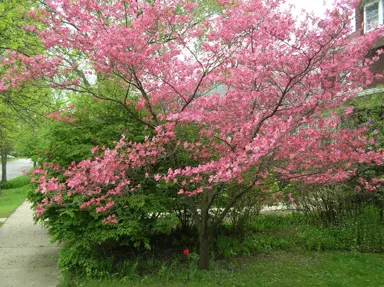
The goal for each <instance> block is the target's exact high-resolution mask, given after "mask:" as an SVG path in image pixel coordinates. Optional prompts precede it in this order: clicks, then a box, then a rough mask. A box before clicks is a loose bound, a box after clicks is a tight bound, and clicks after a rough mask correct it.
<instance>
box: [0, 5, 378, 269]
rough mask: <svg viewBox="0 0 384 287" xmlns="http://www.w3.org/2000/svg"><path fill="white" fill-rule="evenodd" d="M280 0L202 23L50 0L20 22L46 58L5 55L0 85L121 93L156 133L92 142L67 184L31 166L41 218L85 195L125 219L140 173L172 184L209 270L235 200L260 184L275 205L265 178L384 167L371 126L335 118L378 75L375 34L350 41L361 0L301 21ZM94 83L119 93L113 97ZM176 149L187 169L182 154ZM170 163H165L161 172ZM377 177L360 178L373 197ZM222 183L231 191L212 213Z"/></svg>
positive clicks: (157, 12)
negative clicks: (35, 23) (212, 248)
mask: <svg viewBox="0 0 384 287" xmlns="http://www.w3.org/2000/svg"><path fill="white" fill-rule="evenodd" d="M282 2H283V1H281V0H247V1H240V0H239V1H228V0H217V3H218V5H219V9H218V10H217V12H216V13H213V14H210V15H206V16H207V17H198V16H199V15H198V11H200V10H199V4H198V3H197V2H195V1H177V0H167V1H133V0H105V1H97V0H76V1H73V0H46V1H44V6H43V7H42V8H41V9H37V10H34V11H32V12H30V16H31V17H35V18H36V19H38V20H40V21H42V22H43V23H44V25H42V26H43V27H44V29H41V28H39V29H37V28H35V27H27V29H29V30H30V31H34V32H35V33H37V34H38V35H39V37H40V39H41V41H42V42H43V43H44V44H45V47H46V51H47V52H46V54H45V55H37V56H33V57H28V58H27V57H25V56H23V55H18V54H16V53H10V54H9V55H8V58H7V59H6V61H7V63H10V64H9V69H8V71H7V73H6V75H5V76H4V77H3V79H1V80H0V88H1V90H6V89H8V88H9V87H15V88H17V86H19V85H22V83H23V82H25V81H28V80H32V79H45V80H46V81H47V83H49V84H50V85H51V87H52V88H55V89H66V90H70V91H73V92H77V93H79V94H87V95H90V96H92V97H95V98H100V99H105V100H113V101H116V102H118V103H119V104H121V105H123V106H124V107H125V108H126V110H127V112H128V115H129V117H131V118H134V119H135V120H137V122H138V124H140V125H142V126H143V129H148V130H149V131H150V132H149V134H150V136H147V137H146V138H145V140H144V141H142V142H132V141H130V142H126V141H125V139H124V137H122V138H121V140H120V141H119V142H118V143H117V144H116V147H115V149H113V150H108V149H105V150H98V148H97V147H95V148H94V150H93V152H94V153H95V156H94V158H92V159H89V160H85V161H82V162H80V163H78V164H76V163H73V164H72V165H71V166H70V167H68V168H66V169H65V171H64V174H65V177H66V181H65V182H59V181H58V180H57V179H56V178H54V177H53V178H49V177H47V176H45V175H44V171H41V170H37V171H36V173H39V172H40V173H43V176H42V177H41V178H40V179H39V180H38V182H39V184H40V188H39V192H41V193H44V194H45V196H46V198H45V199H44V201H43V202H42V203H41V204H40V205H39V206H38V208H37V213H38V215H39V214H42V213H44V210H45V209H46V208H49V206H50V205H52V204H61V202H62V200H63V199H62V198H63V197H65V196H71V195H73V194H82V195H84V196H83V197H82V198H84V202H83V203H82V205H81V208H83V209H86V208H92V209H95V210H96V212H99V213H102V214H104V215H105V216H104V222H105V223H106V224H119V218H118V216H117V215H116V214H115V213H114V199H116V198H118V197H123V196H125V195H126V194H127V193H134V192H135V190H137V189H139V188H140V186H141V182H138V181H137V180H135V174H137V173H138V172H143V173H145V180H151V181H158V182H166V183H167V184H168V185H173V186H175V187H177V190H178V197H179V199H180V200H183V201H184V202H185V203H186V204H187V206H188V209H189V211H190V212H191V214H192V218H193V221H194V224H195V226H196V228H197V231H198V234H199V246H200V247H199V248H200V249H199V253H200V263H199V267H200V268H202V269H206V268H208V266H209V242H210V241H209V240H210V238H211V237H212V235H213V232H214V230H215V229H216V228H217V227H218V226H219V225H220V224H221V223H222V221H223V219H224V218H225V216H226V214H227V213H228V211H229V210H230V209H231V208H232V207H233V206H234V205H235V204H236V202H237V201H238V200H239V199H241V198H242V197H243V196H244V195H246V194H249V193H250V192H254V191H255V190H256V189H257V190H263V192H262V193H263V194H264V198H265V199H270V200H275V199H276V200H280V199H281V197H282V194H281V193H278V194H277V195H276V194H270V193H269V192H268V186H264V185H265V179H266V178H267V177H268V176H269V175H271V174H273V175H274V176H278V177H279V178H284V179H287V180H298V181H302V182H305V183H319V184H321V183H330V182H339V181H344V180H347V179H348V178H350V177H352V176H355V175H356V170H357V168H358V166H359V165H363V164H364V165H382V164H383V151H382V150H380V149H377V150H368V149H367V144H368V142H370V144H374V139H373V138H372V139H370V138H367V136H364V132H365V129H364V128H356V129H342V128H340V125H339V123H340V118H339V115H338V114H336V113H335V112H333V111H335V110H336V108H338V107H340V106H341V105H344V104H345V103H346V101H347V100H348V99H349V98H351V97H354V96H356V94H357V93H358V92H359V91H360V90H361V89H364V87H365V86H366V85H367V84H369V83H370V82H371V81H372V79H373V78H374V77H380V76H381V75H373V74H372V73H371V71H370V69H369V65H370V64H371V63H372V62H373V61H375V60H376V58H366V55H367V52H368V50H369V49H370V47H371V46H373V44H374V43H375V41H376V40H377V38H378V36H379V35H380V33H382V30H380V29H376V30H374V31H372V32H370V33H368V34H366V35H364V36H361V37H360V38H356V39H353V41H352V40H350V38H349V37H348V35H349V34H350V33H351V27H352V25H351V22H352V21H354V19H352V11H353V8H354V7H355V6H356V5H357V4H358V3H357V2H358V1H352V0H351V1H349V0H342V1H339V3H338V5H337V6H335V7H333V8H332V9H331V10H329V11H327V13H326V15H325V16H324V18H318V17H316V16H314V15H307V14H303V15H302V17H301V18H295V16H294V14H292V9H291V8H289V7H287V6H284V7H283V6H281V4H282ZM92 78H93V80H92ZM99 79H108V80H110V81H112V82H114V84H115V85H116V86H118V87H119V88H121V89H124V90H125V91H126V92H125V93H122V95H121V99H110V98H108V95H107V94H105V93H103V91H102V90H101V89H100V88H99V86H98V84H97V81H98V80H99ZM218 91H220V92H218ZM127 95H131V96H130V97H127ZM127 99H130V100H127ZM350 112H352V111H351V109H349V108H347V109H346V110H345V113H346V114H348V113H350ZM187 131H193V132H190V133H189V132H187ZM180 153H183V154H184V155H187V157H188V158H189V159H190V160H189V161H188V162H189V164H185V165H183V164H182V163H181V162H180V161H178V160H177V155H178V154H180ZM164 161H166V162H167V164H168V165H169V166H170V168H169V169H168V171H165V172H161V173H159V172H157V170H158V169H156V168H154V167H155V166H156V165H158V164H159V163H161V162H164ZM382 182H383V180H382V179H374V180H373V181H371V182H369V181H365V180H362V183H363V184H364V188H366V189H368V190H373V191H374V190H375V189H377V188H378V186H380V185H381V184H382ZM229 184H237V185H238V188H237V190H236V191H235V192H234V193H231V196H230V197H228V196H226V197H225V202H226V203H225V205H224V207H222V208H220V209H217V208H216V209H215V211H214V215H213V214H212V212H210V210H211V209H212V207H213V206H214V205H215V201H216V200H218V199H220V198H221V199H223V195H224V194H225V192H226V188H227V186H228V185H229ZM105 186H113V187H112V188H109V189H105ZM257 196H259V195H258V194H255V197H257ZM290 200H291V201H294V199H293V198H292V197H291V196H290Z"/></svg>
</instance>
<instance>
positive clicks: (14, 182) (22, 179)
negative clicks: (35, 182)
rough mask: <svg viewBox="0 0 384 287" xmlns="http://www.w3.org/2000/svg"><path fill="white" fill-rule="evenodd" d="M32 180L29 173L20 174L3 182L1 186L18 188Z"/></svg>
mask: <svg viewBox="0 0 384 287" xmlns="http://www.w3.org/2000/svg"><path fill="white" fill-rule="evenodd" d="M30 181H31V178H30V177H29V176H28V175H20V176H17V177H15V178H12V179H10V180H8V181H7V182H4V183H2V184H1V188H3V189H10V188H18V187H23V186H25V185H28V184H29V183H30Z"/></svg>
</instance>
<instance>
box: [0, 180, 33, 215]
mask: <svg viewBox="0 0 384 287" xmlns="http://www.w3.org/2000/svg"><path fill="white" fill-rule="evenodd" d="M30 188H31V185H30V184H29V177H28V176H26V175H21V176H18V177H15V178H13V179H11V180H9V181H7V182H6V183H4V184H3V185H2V190H1V194H0V217H1V218H6V217H9V215H10V214H11V213H12V212H14V211H15V209H16V208H17V207H19V205H20V204H21V203H23V201H24V200H25V198H26V196H27V193H28V191H29V189H30Z"/></svg>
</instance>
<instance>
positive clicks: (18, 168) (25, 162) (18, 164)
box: [0, 159, 33, 286]
mask: <svg viewBox="0 0 384 287" xmlns="http://www.w3.org/2000/svg"><path fill="white" fill-rule="evenodd" d="M32 166H33V164H32V161H31V160H30V159H17V160H13V161H10V162H8V163H7V180H9V179H12V178H14V177H16V176H19V175H20V174H22V173H23V171H28V170H29V169H31V168H32ZM0 177H1V168H0ZM0 286H1V285H0Z"/></svg>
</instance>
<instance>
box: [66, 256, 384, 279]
mask: <svg viewBox="0 0 384 287" xmlns="http://www.w3.org/2000/svg"><path fill="white" fill-rule="evenodd" d="M383 262H384V255H383V254H363V253H352V252H320V253H317V252H311V253H295V252H279V253H272V254H269V255H259V256H256V257H247V258H244V257H243V258H237V259H233V263H232V267H230V266H227V267H225V268H224V267H216V268H214V270H212V271H209V272H198V271H196V270H193V269H192V270H190V271H189V273H188V271H185V270H184V271H182V270H180V272H177V273H178V274H176V273H174V274H172V272H164V273H162V274H156V275H153V276H151V277H150V276H147V277H142V278H139V277H136V278H133V279H131V280H129V279H126V280H123V281H117V280H115V281H114V280H103V281H97V280H85V279H82V280H79V279H77V280H73V281H69V280H64V281H63V283H62V284H61V285H60V286H62V287H64V286H65V287H67V286H73V287H75V286H79V287H80V286H81V287H123V286H124V287H125V286H149V287H150V286H159V287H160V286H164V287H165V286H175V287H178V286H180V287H181V286H191V287H192V286H195V287H198V286H199V287H200V286H204V287H209V286H262V287H267V286H271V287H272V286H273V287H284V286H287V287H288V286H289V287H291V286H293V287H300V286H303V287H304V286H314V287H317V286H324V287H325V286H327V287H332V286H334V287H342V286H345V287H354V286H356V287H360V286H364V287H370V286H372V287H379V286H384V265H383Z"/></svg>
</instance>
